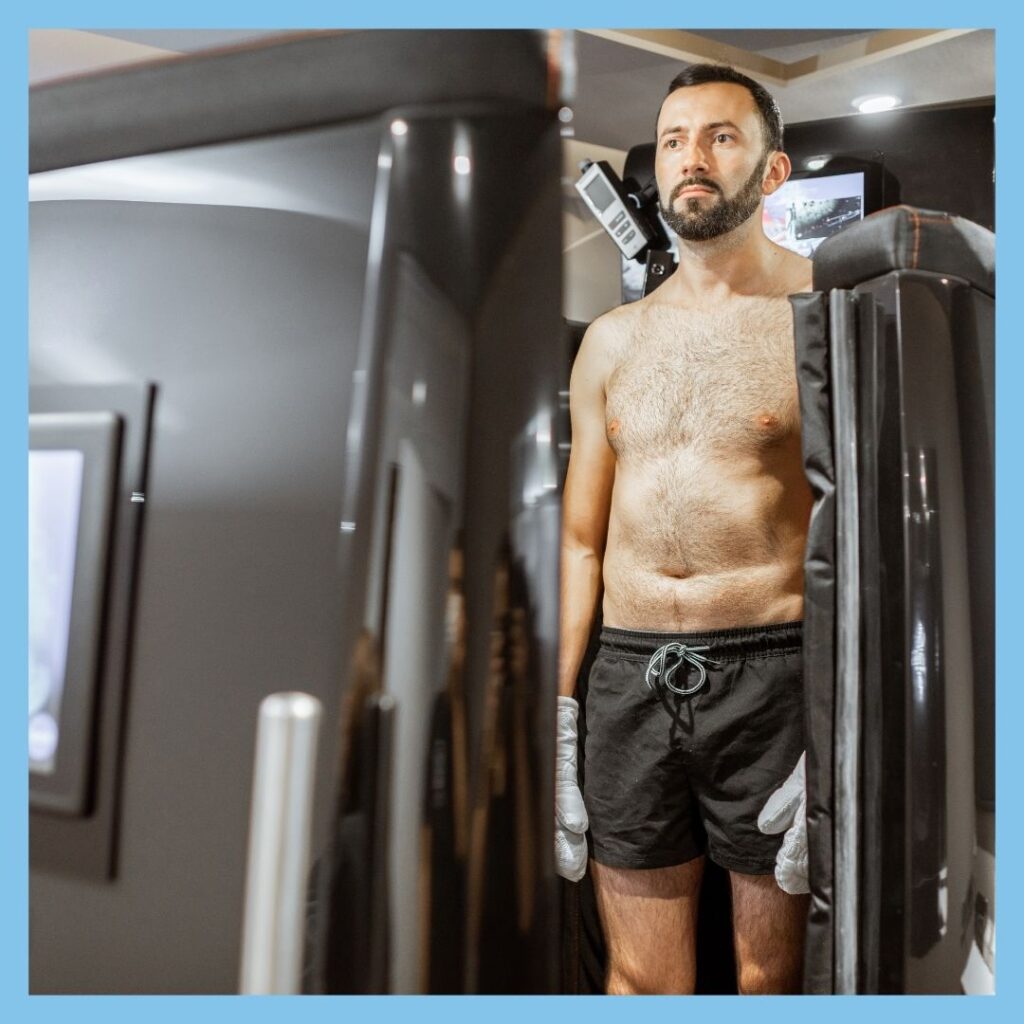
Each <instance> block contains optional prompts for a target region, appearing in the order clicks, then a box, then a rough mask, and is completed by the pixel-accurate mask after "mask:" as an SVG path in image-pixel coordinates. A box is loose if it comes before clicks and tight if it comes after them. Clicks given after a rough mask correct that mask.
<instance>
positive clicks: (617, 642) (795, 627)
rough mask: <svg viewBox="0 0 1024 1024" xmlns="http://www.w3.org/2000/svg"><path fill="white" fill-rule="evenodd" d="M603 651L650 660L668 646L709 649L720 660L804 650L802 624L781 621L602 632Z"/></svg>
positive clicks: (602, 630) (606, 629)
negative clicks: (682, 629)
mask: <svg viewBox="0 0 1024 1024" xmlns="http://www.w3.org/2000/svg"><path fill="white" fill-rule="evenodd" d="M600 639H601V648H602V650H608V651H614V652H616V653H620V654H632V655H643V656H644V657H648V658H649V657H650V656H651V655H653V654H654V652H655V651H657V650H658V649H659V648H660V647H662V646H664V645H665V644H670V643H677V644H685V645H686V646H687V647H707V648H709V651H708V653H709V655H710V656H711V657H712V658H715V659H716V660H722V659H729V658H749V657H756V656H757V655H762V656H763V655H768V654H780V653H782V652H783V651H792V650H800V647H801V643H802V639H803V623H802V622H778V623H772V624H771V625H768V626H742V627H739V628H737V629H709V630H705V631H704V632H701V633H658V632H648V631H645V630H639V629H614V628H612V627H611V626H604V627H603V628H602V629H601V638H600Z"/></svg>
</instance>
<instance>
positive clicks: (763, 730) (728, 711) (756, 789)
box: [583, 622, 804, 875]
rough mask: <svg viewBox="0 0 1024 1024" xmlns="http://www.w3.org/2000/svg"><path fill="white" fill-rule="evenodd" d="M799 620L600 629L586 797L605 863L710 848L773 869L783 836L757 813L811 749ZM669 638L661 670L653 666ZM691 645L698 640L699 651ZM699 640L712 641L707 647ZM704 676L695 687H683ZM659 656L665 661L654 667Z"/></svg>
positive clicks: (756, 870)
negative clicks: (689, 629) (764, 825)
mask: <svg viewBox="0 0 1024 1024" xmlns="http://www.w3.org/2000/svg"><path fill="white" fill-rule="evenodd" d="M800 627H801V624H800V623H799V622H787V623H782V624H780V625H771V626H756V627H752V628H749V629H721V630H715V631H711V632H706V633H645V632H638V631H635V630H626V629H607V628H606V629H603V630H602V631H601V646H600V649H599V650H598V653H597V658H596V660H595V661H594V665H593V668H592V669H591V672H590V678H589V688H588V691H587V739H586V771H585V773H584V792H583V800H584V803H585V804H586V807H587V814H588V815H589V817H590V835H591V853H592V855H593V857H594V859H595V860H596V861H597V862H598V863H600V864H606V865H608V866H609V867H621V868H659V867H669V866H670V865H673V864H682V863H684V862H685V861H688V860H692V859H693V858H694V857H698V856H700V855H701V854H702V853H704V852H707V854H708V856H709V857H710V858H711V860H713V861H714V862H715V863H716V864H719V865H720V866H721V867H723V868H727V869H728V870H730V871H739V872H743V873H745V874H755V875H760V874H770V873H771V872H772V871H773V870H774V868H775V855H776V853H777V852H778V849H779V846H780V845H781V842H782V836H781V835H778V836H766V835H764V834H762V833H761V831H760V830H759V829H758V827H757V816H758V814H759V813H760V811H761V808H762V807H763V806H764V804H765V801H766V800H767V799H768V797H769V796H770V795H771V794H772V793H773V792H774V791H775V789H777V788H778V787H779V786H780V785H781V784H782V783H783V782H784V781H785V780H786V778H787V777H788V776H789V774H790V772H791V771H792V770H793V768H794V767H795V766H796V762H797V761H798V760H799V758H800V754H801V752H802V751H803V749H804V740H803V680H802V674H801V645H800V639H801V628H800ZM669 643H680V644H685V645H686V646H687V648H688V649H689V650H690V651H691V652H692V653H691V654H690V655H689V658H688V659H685V660H684V659H683V658H682V656H681V655H680V653H679V650H678V649H677V648H676V649H669V651H668V652H667V655H666V661H665V662H664V664H663V665H662V666H661V669H662V675H661V677H659V678H654V677H653V675H652V676H651V684H652V685H648V684H647V682H646V681H645V677H646V676H648V668H649V666H650V665H651V658H652V656H654V655H655V654H656V652H658V651H659V649H661V648H662V647H663V645H666V644H669ZM693 648H698V650H696V651H693ZM699 648H707V649H705V650H699ZM700 658H708V659H712V660H713V662H714V663H713V664H712V663H706V664H705V665H704V671H706V673H707V677H706V680H705V681H704V683H703V685H702V686H701V687H700V689H698V690H697V691H696V692H695V693H693V694H692V695H691V696H680V695H679V694H677V693H674V692H673V691H672V690H671V689H669V687H668V685H666V684H665V683H664V682H663V681H662V680H663V679H664V676H665V674H666V672H670V671H671V668H672V666H673V665H676V666H677V667H676V669H675V671H674V673H672V674H670V675H669V676H668V683H669V684H670V685H671V686H674V687H675V688H676V689H679V690H687V689H691V688H693V687H695V686H696V685H697V684H698V683H699V682H700V680H701V676H702V672H701V669H700V668H699V667H698V666H699V665H700V664H701V662H700ZM655 667H656V668H657V667H658V666H657V665H656V666H655Z"/></svg>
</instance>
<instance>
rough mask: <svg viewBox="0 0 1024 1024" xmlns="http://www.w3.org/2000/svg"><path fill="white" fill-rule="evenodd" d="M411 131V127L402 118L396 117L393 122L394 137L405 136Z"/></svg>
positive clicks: (392, 131)
mask: <svg viewBox="0 0 1024 1024" xmlns="http://www.w3.org/2000/svg"><path fill="white" fill-rule="evenodd" d="M408 131H409V125H408V124H406V122H405V121H403V120H402V119H401V118H400V117H396V118H395V120H394V121H392V122H391V134H392V135H405V134H406V132H408Z"/></svg>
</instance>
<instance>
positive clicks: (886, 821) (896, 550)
mask: <svg viewBox="0 0 1024 1024" xmlns="http://www.w3.org/2000/svg"><path fill="white" fill-rule="evenodd" d="M857 294H858V297H859V306H860V324H861V326H860V335H861V342H860V345H861V347H860V351H861V356H860V360H861V372H862V375H863V376H864V378H865V381H864V384H863V386H862V389H861V399H860V405H861V438H860V447H859V451H860V456H861V460H862V464H863V470H862V474H863V476H864V477H866V478H868V479H869V480H870V487H869V488H867V489H866V491H865V494H863V495H862V498H864V499H865V500H866V501H867V503H868V505H870V506H872V507H871V508H868V509H865V510H864V511H863V512H862V530H863V531H864V532H865V533H868V532H869V531H870V528H871V522H870V521H871V520H872V519H874V520H875V523H876V524H877V536H878V539H879V543H878V546H877V559H875V558H874V557H872V558H870V559H866V560H865V562H864V564H863V565H862V580H863V586H862V601H863V603H864V614H863V616H862V623H861V628H862V636H863V641H864V644H865V649H866V650H869V651H877V652H878V657H877V659H876V661H875V665H874V666H873V670H871V667H869V666H865V669H866V671H865V707H866V713H867V718H866V721H865V727H866V731H865V735H864V737H863V752H864V757H865V772H866V776H867V777H869V778H873V779H875V780H876V781H874V782H872V783H871V787H872V789H873V790H874V792H875V793H876V795H877V798H878V800H877V804H875V803H872V802H870V800H868V799H867V798H868V796H869V793H867V792H866V793H865V803H864V809H863V814H864V821H865V829H864V836H865V840H866V841H865V844H864V847H863V853H862V858H863V861H864V864H865V868H866V870H865V874H864V879H863V881H864V891H863V904H862V905H863V909H862V922H861V923H862V928H861V935H860V944H861V949H860V951H861V984H862V986H864V987H865V988H867V990H873V989H875V987H876V986H877V990H880V991H890V992H899V991H903V992H956V991H959V985H960V973H961V971H962V969H963V966H964V963H965V961H966V956H967V950H968V943H969V941H970V931H971V928H972V927H973V925H972V921H973V916H972V915H973V910H972V907H973V901H974V892H973V879H972V872H973V856H974V843H975V792H974V734H975V725H974V711H973V707H974V689H975V685H976V681H975V666H976V664H977V660H978V659H977V655H976V653H975V647H976V646H977V645H978V644H979V643H984V642H985V635H984V633H982V634H980V635H979V634H978V632H977V631H975V630H974V629H973V628H972V626H973V624H974V623H977V622H982V621H984V615H985V610H984V608H983V607H982V608H980V609H978V610H976V611H973V610H972V608H971V603H970V602H971V594H972V583H971V580H970V576H971V573H970V568H969V553H970V551H971V550H972V549H976V548H979V547H980V548H981V549H982V550H984V549H985V547H986V545H985V542H984V541H982V542H979V541H978V539H977V538H973V537H972V536H971V528H972V522H977V521H978V517H979V514H980V513H979V511H978V510H977V508H976V507H972V506H976V503H977V501H978V500H979V499H981V500H984V497H985V489H984V488H982V489H981V493H980V494H978V495H971V494H970V492H969V490H968V488H967V487H966V486H965V484H966V482H967V481H968V480H969V479H971V478H972V477H973V478H975V479H977V470H976V469H972V470H968V464H969V463H970V462H971V461H972V459H973V451H974V446H975V443H976V441H977V439H979V438H982V439H983V438H984V437H985V433H986V424H987V422H988V417H986V416H985V415H984V410H983V403H980V402H975V403H974V406H973V409H972V410H971V411H969V412H968V413H967V414H966V415H962V414H961V410H963V408H964V402H963V400H962V399H961V397H960V394H961V392H963V391H964V390H966V391H967V392H968V394H971V395H977V393H978V390H979V382H978V380H977V377H975V379H974V380H972V381H967V380H964V379H963V378H962V376H961V374H960V373H959V372H958V371H959V369H960V367H961V366H962V365H963V363H964V358H963V356H962V355H958V353H959V352H960V350H961V349H962V348H964V347H967V348H968V349H970V346H972V344H973V345H976V344H977V342H978V338H979V336H980V334H981V332H982V331H983V330H984V329H985V326H986V325H985V324H984V322H983V321H982V320H981V319H980V318H977V317H975V318H974V322H973V323H967V322H965V320H964V316H963V313H962V310H964V309H965V308H967V309H975V310H977V309H978V308H979V307H978V306H977V301H976V299H975V298H973V297H972V296H971V290H970V288H969V287H968V286H967V285H966V284H964V283H963V282H959V281H957V280H956V279H953V278H940V277H938V276H936V275H928V274H912V273H899V274H891V275H888V276H887V277H885V278H881V279H878V280H877V281H874V282H869V283H868V284H866V285H863V286H861V287H860V288H858V289H857ZM982 305H984V304H982ZM955 311H960V312H955ZM990 344H991V337H990V336H989V337H988V338H987V339H986V340H984V341H982V342H981V347H983V348H984V347H985V346H986V345H990ZM871 491H873V492H874V496H873V498H872V496H871V494H870V493H869V492H871ZM989 536H990V535H989ZM973 589H977V586H976V585H975V586H973ZM873 726H877V731H876V729H875V728H873ZM869 839H870V840H871V841H868V840H869ZM878 857H880V861H879V862H878V869H877V870H872V871H869V870H867V865H869V864H871V865H872V868H873V867H874V865H875V863H876V862H875V858H878ZM876 943H877V945H876Z"/></svg>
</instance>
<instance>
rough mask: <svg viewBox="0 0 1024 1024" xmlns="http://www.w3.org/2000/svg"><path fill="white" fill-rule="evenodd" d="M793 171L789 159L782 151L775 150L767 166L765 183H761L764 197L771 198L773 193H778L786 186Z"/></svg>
mask: <svg viewBox="0 0 1024 1024" xmlns="http://www.w3.org/2000/svg"><path fill="white" fill-rule="evenodd" d="M792 170H793V164H792V163H791V162H790V159H789V157H788V156H786V154H785V153H783V152H782V150H781V149H776V150H774V151H773V152H772V153H771V155H770V156H769V157H768V163H767V165H766V166H765V175H764V181H763V182H762V183H761V193H762V195H766V196H770V195H771V194H772V193H773V192H778V190H779V189H780V188H782V186H783V185H785V184H786V181H787V180H788V178H789V175H790V173H791V172H792Z"/></svg>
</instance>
